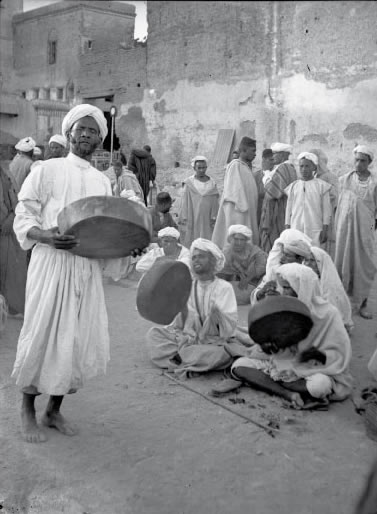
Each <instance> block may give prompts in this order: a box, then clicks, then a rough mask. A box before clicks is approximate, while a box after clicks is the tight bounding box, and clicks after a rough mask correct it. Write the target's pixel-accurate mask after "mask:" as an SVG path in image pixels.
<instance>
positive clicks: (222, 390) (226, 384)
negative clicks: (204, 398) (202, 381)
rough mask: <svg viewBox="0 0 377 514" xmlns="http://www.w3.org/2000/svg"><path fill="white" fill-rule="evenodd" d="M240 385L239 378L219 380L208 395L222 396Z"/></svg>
mask: <svg viewBox="0 0 377 514" xmlns="http://www.w3.org/2000/svg"><path fill="white" fill-rule="evenodd" d="M241 386H242V382H240V381H239V380H233V378H227V379H225V380H223V381H222V382H220V384H218V385H216V386H215V387H213V388H212V389H211V390H210V395H211V396H215V397H220V396H223V395H224V394H227V393H230V392H232V391H236V390H237V389H239V388H240V387H241Z"/></svg>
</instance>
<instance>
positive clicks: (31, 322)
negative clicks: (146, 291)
mask: <svg viewBox="0 0 377 514" xmlns="http://www.w3.org/2000/svg"><path fill="white" fill-rule="evenodd" d="M62 133H63V134H64V135H65V137H66V138H67V140H68V142H69V144H70V153H69V155H68V156H67V157H66V158H58V159H50V160H48V161H44V162H42V163H41V164H40V165H38V166H36V167H35V168H34V169H33V170H32V171H31V173H30V175H29V176H28V177H27V178H26V180H25V182H24V183H23V186H22V188H21V191H20V193H19V196H18V199H19V203H18V205H17V207H16V217H15V220H14V225H13V228H14V231H15V233H16V236H17V239H18V241H19V243H20V245H21V247H22V248H23V249H24V250H27V249H29V248H31V247H32V246H33V245H35V246H34V249H33V252H32V256H31V261H30V265H29V269H28V277H27V284H26V304H25V317H24V324H23V327H22V330H21V333H20V337H19V341H18V346H17V355H16V361H15V364H14V368H13V373H12V376H13V377H14V378H15V379H16V383H17V385H18V386H19V387H20V389H21V391H22V393H23V402H22V410H21V420H22V431H23V435H24V438H25V439H26V441H28V442H43V441H45V440H46V439H47V437H46V434H45V432H44V431H42V430H41V429H40V427H39V426H38V425H37V421H36V415H35V406H34V403H35V398H36V396H37V395H39V394H41V393H45V394H48V395H50V399H49V402H48V405H47V408H46V411H45V413H44V415H43V417H42V424H43V425H45V426H48V427H54V428H56V429H58V430H59V431H60V432H62V433H63V434H65V435H73V434H74V433H75V432H76V431H75V429H74V428H73V427H72V426H71V425H70V424H69V423H67V421H66V420H65V419H64V418H63V416H62V415H61V413H60V406H61V403H62V401H63V398H64V395H65V394H67V393H71V392H75V391H76V390H77V389H78V388H80V387H82V386H83V384H84V382H85V381H86V380H87V379H89V378H91V377H94V376H96V375H98V374H99V373H104V372H105V370H106V365H107V362H108V360H109V333H108V320H107V313H106V306H105V299H104V292H103V286H102V274H101V264H100V262H99V261H97V260H95V259H87V258H85V257H80V256H78V255H74V254H72V253H70V252H68V251H67V250H70V249H72V248H74V247H75V246H77V245H78V244H80V242H79V240H77V239H76V238H75V236H69V235H62V234H60V233H59V231H58V227H57V217H58V214H59V212H60V211H61V210H62V209H63V208H64V207H65V206H66V205H68V204H70V203H72V202H74V201H76V200H79V199H81V198H86V197H89V196H97V195H111V185H110V181H109V179H108V178H106V177H105V176H104V175H103V174H102V173H101V172H99V171H98V170H96V169H95V168H93V167H92V166H91V165H90V160H91V156H92V154H93V152H94V150H95V149H96V148H97V146H98V145H99V144H100V142H101V140H103V139H104V138H105V137H106V134H107V122H106V119H105V117H104V115H103V113H102V111H100V110H99V109H98V108H97V107H95V106H93V105H89V104H83V105H78V106H76V107H74V108H73V109H71V110H70V111H69V112H68V113H67V115H66V116H65V118H64V120H63V124H62ZM99 237H100V234H99ZM134 253H135V252H134Z"/></svg>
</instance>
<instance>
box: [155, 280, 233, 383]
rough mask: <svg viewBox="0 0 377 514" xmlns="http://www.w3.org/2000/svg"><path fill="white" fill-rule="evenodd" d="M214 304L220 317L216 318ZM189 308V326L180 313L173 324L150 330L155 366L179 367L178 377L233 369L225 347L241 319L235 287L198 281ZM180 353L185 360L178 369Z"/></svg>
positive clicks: (220, 282) (213, 281) (222, 282)
mask: <svg viewBox="0 0 377 514" xmlns="http://www.w3.org/2000/svg"><path fill="white" fill-rule="evenodd" d="M195 284H196V287H195ZM195 290H196V291H197V294H195ZM214 305H215V306H216V307H217V309H218V311H219V312H220V317H217V316H215V315H212V313H211V308H212V306H214ZM187 307H188V316H187V319H186V321H185V323H183V320H182V315H181V314H178V316H176V318H175V319H174V321H173V322H172V323H171V324H170V325H168V326H166V327H153V328H151V329H150V330H149V331H148V333H147V336H146V339H147V345H148V349H149V353H150V356H151V359H152V361H153V362H154V364H156V365H157V366H159V367H160V368H174V367H175V369H174V371H175V373H177V374H178V375H185V374H186V373H187V372H188V371H197V372H204V371H210V370H217V369H224V368H226V367H227V366H229V365H230V363H231V361H232V359H231V357H230V356H229V354H228V353H227V352H226V351H225V350H224V344H225V343H226V342H227V340H228V339H229V338H231V337H233V336H236V333H237V319H238V314H237V302H236V297H235V295H234V291H233V288H232V285H231V284H229V282H226V281H225V280H222V279H220V278H215V279H214V280H212V281H208V282H200V281H194V283H193V287H192V290H191V294H190V298H189V301H188V304H187ZM177 354H178V355H179V357H180V358H181V359H182V364H180V365H179V366H178V367H177V366H174V364H173V362H172V361H171V359H172V358H174V357H175V356H176V355H177Z"/></svg>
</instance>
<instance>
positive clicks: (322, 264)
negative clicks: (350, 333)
mask: <svg viewBox="0 0 377 514" xmlns="http://www.w3.org/2000/svg"><path fill="white" fill-rule="evenodd" d="M311 252H312V254H313V257H314V258H315V260H316V263H317V267H318V271H319V274H320V279H319V281H320V285H321V293H322V296H323V298H325V299H326V300H328V301H329V302H330V303H332V304H333V305H334V306H335V307H336V308H337V309H338V310H339V312H340V314H341V315H342V319H343V323H344V324H345V325H347V326H349V327H353V325H354V323H353V321H352V307H351V302H350V300H349V298H348V296H347V293H346V292H345V290H344V287H343V284H342V281H341V280H340V277H339V275H338V271H337V269H336V267H335V264H334V262H333V260H332V258H331V257H330V255H329V254H328V253H327V252H325V250H322V248H318V247H316V246H313V247H312V248H311Z"/></svg>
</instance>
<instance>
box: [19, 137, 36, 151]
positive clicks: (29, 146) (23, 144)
mask: <svg viewBox="0 0 377 514" xmlns="http://www.w3.org/2000/svg"><path fill="white" fill-rule="evenodd" d="M36 144H37V143H36V142H35V141H34V139H33V138H32V137H30V136H29V137H24V138H23V139H20V140H19V142H18V143H17V144H16V146H15V149H16V150H19V151H20V152H31V151H32V150H34V147H35V145H36Z"/></svg>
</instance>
